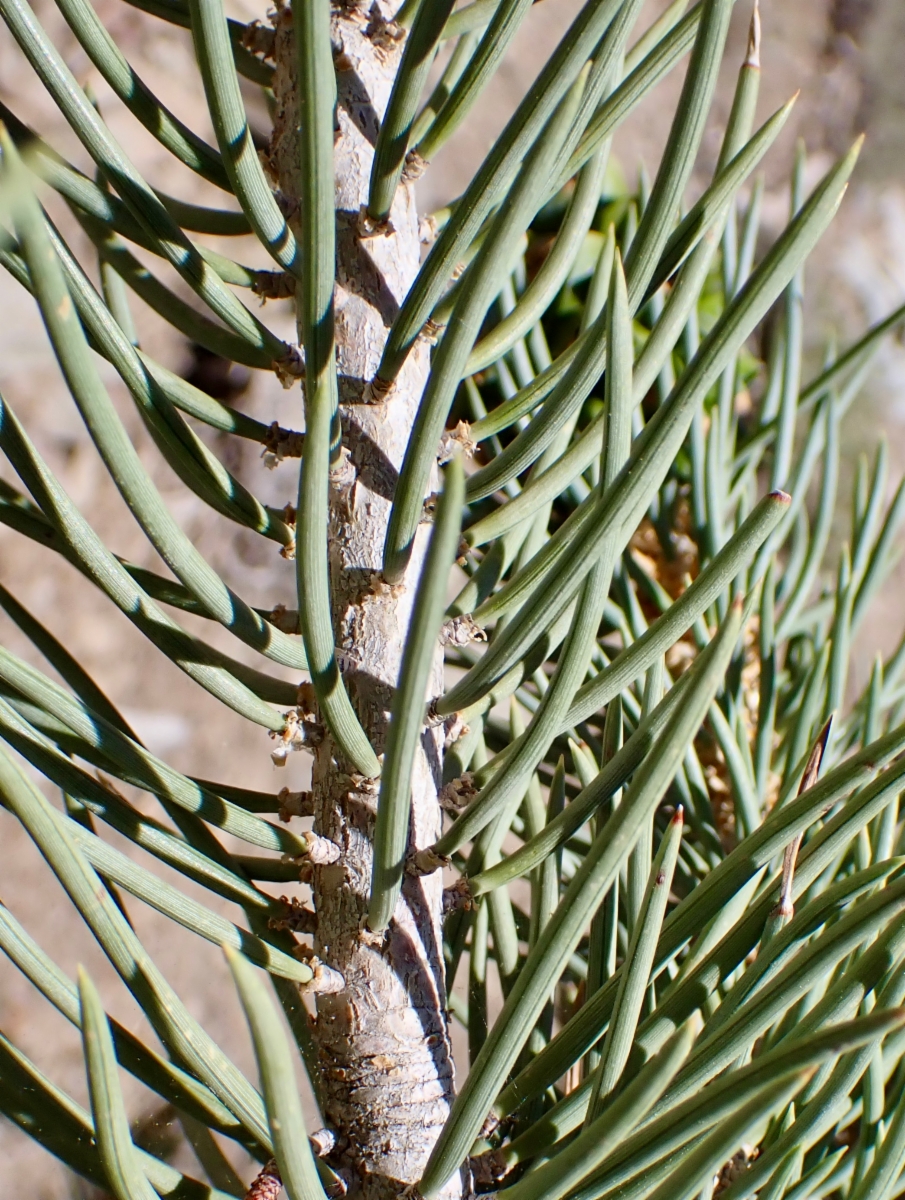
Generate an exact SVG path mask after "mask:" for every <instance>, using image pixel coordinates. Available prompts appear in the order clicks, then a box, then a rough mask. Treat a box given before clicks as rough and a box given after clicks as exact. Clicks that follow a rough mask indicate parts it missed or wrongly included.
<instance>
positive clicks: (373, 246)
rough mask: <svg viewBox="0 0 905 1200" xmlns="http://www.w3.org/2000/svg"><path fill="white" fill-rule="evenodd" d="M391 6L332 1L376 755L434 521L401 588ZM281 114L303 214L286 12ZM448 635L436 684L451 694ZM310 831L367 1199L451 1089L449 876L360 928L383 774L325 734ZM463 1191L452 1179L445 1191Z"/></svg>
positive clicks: (351, 577) (359, 557)
mask: <svg viewBox="0 0 905 1200" xmlns="http://www.w3.org/2000/svg"><path fill="white" fill-rule="evenodd" d="M389 16H390V10H389V7H388V6H384V5H382V4H381V5H378V4H375V5H373V6H372V7H371V8H370V9H365V8H358V7H350V6H348V5H347V6H344V7H343V9H342V10H340V11H336V10H334V14H333V41H334V49H335V53H336V67H337V75H336V78H337V89H338V105H337V122H336V123H337V134H336V142H335V175H336V211H337V284H336V293H335V296H336V340H337V356H338V368H339V373H340V415H341V420H342V435H343V447H344V448H343V451H342V457H341V461H340V462H339V464H338V466H337V468H336V470H335V471H334V473H333V477H332V481H331V504H330V529H329V539H330V566H331V584H332V590H333V598H334V627H335V630H336V644H337V647H338V653H339V656H340V668H341V671H342V674H343V678H344V680H345V684H346V687H347V688H348V689H349V693H350V695H351V697H352V700H353V703H354V704H355V706H356V708H357V710H358V713H359V716H360V718H361V720H362V723H363V725H364V727H365V729H366V730H367V732H368V734H369V735H370V738H371V741H372V744H373V745H374V747H375V749H376V751H377V753H378V754H380V753H381V752H382V750H383V747H384V744H385V739H386V725H387V718H388V715H389V708H390V704H391V701H392V694H393V687H394V685H395V683H396V679H397V676H398V671H399V665H400V658H401V653H402V646H403V644H404V641H405V635H406V629H407V627H408V623H409V617H410V612H411V605H412V600H413V594H414V590H415V587H416V585H417V581H418V575H419V572H420V569H421V564H422V561H423V557H424V550H425V544H426V538H427V532H428V530H427V528H426V527H422V529H421V531H420V532H419V536H418V538H417V541H416V547H415V553H414V554H413V556H412V561H411V564H410V567H409V569H408V572H407V573H406V575H405V578H404V579H403V580H402V581H401V582H400V583H399V584H397V585H395V586H393V587H389V586H388V585H386V584H385V583H384V582H383V581H382V579H381V576H380V564H381V557H382V550H383V543H384V536H385V532H386V525H387V520H388V516H389V509H390V503H391V500H392V494H393V488H394V483H395V478H396V472H397V470H398V468H399V466H400V464H401V461H402V457H403V454H404V451H405V446H406V441H407V438H408V434H409V431H410V429H411V427H412V422H413V418H414V413H415V410H416V407H417V404H418V401H419V398H420V396H421V393H422V390H423V388H424V383H425V379H426V376H427V371H428V367H429V355H428V347H427V346H426V345H424V344H419V345H418V346H416V347H415V348H414V350H413V353H412V354H411V356H410V358H409V361H408V363H407V364H406V366H405V368H404V370H403V371H402V373H401V375H400V377H399V379H398V381H397V382H396V384H395V385H394V387H393V388H392V390H391V391H390V392H389V393H388V394H387V395H383V396H381V395H376V394H371V390H370V388H369V387H368V384H369V382H370V381H371V380H372V379H373V377H374V375H375V374H376V370H377V366H378V363H379V360H380V355H381V352H382V349H383V345H384V341H385V338H386V333H387V328H388V325H389V323H390V322H391V320H392V318H393V316H394V314H395V311H396V309H397V306H398V304H399V302H400V301H401V299H402V297H403V296H404V295H405V293H406V291H407V290H408V288H409V286H410V284H411V282H412V280H413V279H414V277H415V274H416V272H417V270H418V264H419V260H420V244H419V233H418V216H417V212H416V208H415V198H414V193H413V188H412V186H411V184H409V183H405V182H403V183H402V184H401V185H400V187H399V189H398V191H397V195H396V200H395V203H394V205H393V209H392V213H391V225H392V231H390V232H387V233H384V232H380V233H378V234H377V235H376V236H368V235H367V234H366V233H364V232H362V226H361V223H360V214H361V212H362V209H363V206H364V205H365V204H366V202H367V191H368V181H369V177H370V171H371V160H372V156H373V143H374V140H375V138H376V135H377V129H378V122H379V119H380V114H381V113H382V112H383V111H384V108H385V106H386V103H387V100H388V98H389V94H390V89H391V87H392V81H393V77H394V74H395V71H396V69H397V66H398V59H399V54H400V51H401V44H400V42H399V41H398V40H396V38H398V30H397V29H396V27H395V26H394V25H392V23H388V19H389ZM275 53H276V65H277V75H276V80H275V87H274V92H275V95H276V98H277V105H278V115H277V120H276V123H275V129H274V136H273V140H272V143H271V155H270V156H271V165H272V167H273V170H274V174H275V175H276V177H277V180H278V182H279V185H280V188H281V190H282V192H283V193H284V197H285V198H286V200H287V202H288V207H289V209H290V210H291V208H292V201H293V198H294V197H296V196H297V191H296V186H295V180H296V177H297V169H298V166H297V164H298V160H297V149H296V134H295V130H296V128H297V121H298V114H297V109H296V102H295V96H296V88H295V67H294V51H293V46H292V23H291V18H290V15H289V13H288V12H283V13H281V14H280V16H279V17H278V18H277V37H276V49H275ZM441 678H442V657H441V652H440V649H439V647H438V652H437V659H436V663H435V668H434V673H433V678H432V680H431V694H433V695H435V694H436V693H437V692H438V691H439V690H440V684H441ZM442 750H443V746H442V731H441V730H436V729H427V728H426V729H425V731H424V735H423V738H422V746H421V751H420V753H419V755H418V757H417V761H416V763H415V769H414V773H413V780H412V819H411V833H410V842H411V847H412V848H414V849H420V848H423V847H426V846H429V845H430V844H431V843H433V842H434V841H435V840H436V838H437V836H438V834H439V832H440V808H439V805H438V802H437V791H438V786H439V781H440V768H441V758H442ZM314 756H315V761H314V769H313V780H312V792H313V799H314V812H315V822H314V828H315V832H316V833H318V834H319V835H320V836H321V837H324V838H327V839H329V840H330V841H331V842H333V843H334V844H335V845H336V846H337V847H339V849H340V857H339V859H338V861H337V862H335V863H325V864H321V865H313V867H312V888H313V892H314V904H315V908H316V911H317V933H316V936H315V953H316V954H317V956H318V958H319V959H320V960H321V961H322V962H323V964H324V965H325V966H326V967H328V968H330V969H331V970H332V971H335V972H338V973H339V975H340V976H341V980H337V979H335V978H334V977H333V976H332V975H331V974H330V972H326V973H325V974H326V976H327V978H328V979H329V980H330V986H333V987H336V989H337V990H335V991H334V990H324V991H321V992H320V993H319V994H318V995H317V997H316V1003H317V1016H316V1020H315V1021H314V1023H313V1027H312V1033H313V1037H314V1041H315V1043H316V1045H317V1048H318V1053H319V1061H320V1067H321V1071H322V1077H321V1081H320V1084H321V1088H322V1095H323V1102H324V1116H325V1118H326V1120H327V1121H328V1122H329V1123H330V1125H331V1126H332V1127H333V1129H334V1130H335V1132H336V1134H337V1139H338V1140H337V1148H336V1150H335V1151H334V1154H333V1162H334V1164H335V1165H336V1166H338V1167H340V1168H341V1169H344V1173H345V1174H347V1175H348V1174H349V1173H350V1172H351V1173H352V1175H353V1184H354V1187H355V1189H356V1190H357V1189H358V1188H359V1187H360V1189H361V1191H362V1192H363V1193H364V1195H366V1196H369V1197H371V1196H373V1197H378V1196H379V1197H383V1196H387V1195H391V1194H392V1195H397V1194H398V1193H399V1192H400V1191H401V1190H402V1188H403V1187H405V1186H406V1185H409V1184H411V1183H414V1182H415V1181H417V1180H418V1178H419V1177H420V1175H421V1173H422V1171H423V1168H424V1165H425V1162H426V1160H427V1157H428V1155H429V1153H430V1151H431V1148H432V1147H433V1145H434V1142H435V1141H436V1139H437V1136H438V1135H439V1132H440V1129H441V1128H442V1126H443V1123H444V1122H445V1120H446V1117H447V1114H448V1111H449V1107H450V1104H451V1101H452V1096H453V1066H452V1058H451V1053H450V1043H449V1035H448V1028H447V1013H446V994H445V986H444V968H443V957H442V948H441V900H442V877H441V874H440V873H439V872H437V873H435V874H433V875H431V876H428V877H426V878H420V879H419V878H412V877H407V878H406V881H405V885H404V889H403V894H402V897H401V899H400V902H399V904H398V905H397V907H396V912H395V916H394V919H393V921H392V923H391V925H390V928H389V930H388V931H387V935H386V937H385V938H384V937H375V936H374V935H371V934H369V933H366V932H365V931H364V918H365V914H366V912H367V904H368V894H369V888H370V880H371V842H372V834H373V828H374V817H375V811H376V802H377V786H378V785H377V783H376V782H375V781H369V780H362V779H361V778H360V777H356V776H355V775H354V774H353V773H352V772H351V770H350V768H349V767H348V765H347V764H344V763H343V762H342V761H340V760H339V756H338V753H337V750H336V747H335V746H334V745H333V744H332V742H331V740H330V737H329V735H327V736H326V737H325V739H324V741H323V743H322V744H321V745H320V746H318V747H316V749H315V751H314ZM460 1191H461V1188H460V1185H459V1182H458V1180H456V1181H454V1182H453V1183H452V1184H451V1185H450V1189H449V1194H450V1195H456V1194H458V1193H459V1192H460Z"/></svg>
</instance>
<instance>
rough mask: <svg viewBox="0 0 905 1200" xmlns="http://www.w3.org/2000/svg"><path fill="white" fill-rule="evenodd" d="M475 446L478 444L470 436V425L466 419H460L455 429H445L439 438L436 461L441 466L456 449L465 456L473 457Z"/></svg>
mask: <svg viewBox="0 0 905 1200" xmlns="http://www.w3.org/2000/svg"><path fill="white" fill-rule="evenodd" d="M477 448H478V444H477V442H476V441H475V440H474V438H473V437H472V436H471V426H470V425H469V424H468V422H467V421H460V422H459V423H458V425H456V427H455V429H447V430H446V431H445V432H444V434H443V436H442V437H441V438H440V446H439V449H438V451H437V461H438V462H439V463H440V465H441V466H442V465H443V464H444V463H448V462H449V460H450V459H451V458H452V457H453V455H454V454H455V453H456V451H457V450H458V451H460V452H461V453H462V454H464V455H465V457H466V458H473V457H474V452H475V450H477Z"/></svg>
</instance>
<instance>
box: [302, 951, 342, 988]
mask: <svg viewBox="0 0 905 1200" xmlns="http://www.w3.org/2000/svg"><path fill="white" fill-rule="evenodd" d="M308 965H309V966H310V967H311V969H312V970H313V971H314V978H313V979H312V980H311V981H310V982H309V983H303V984H300V985H299V991H300V992H301V994H302V995H303V996H326V995H335V994H336V993H337V992H341V991H343V990H344V988H345V986H346V981H345V979H344V978H343V976H342V975H340V973H339V971H334V970H333V968H332V967H328V966H327V965H326V963H322V962H321V960H320V959H319V958H314V957H313V958H310V959H309V960H308Z"/></svg>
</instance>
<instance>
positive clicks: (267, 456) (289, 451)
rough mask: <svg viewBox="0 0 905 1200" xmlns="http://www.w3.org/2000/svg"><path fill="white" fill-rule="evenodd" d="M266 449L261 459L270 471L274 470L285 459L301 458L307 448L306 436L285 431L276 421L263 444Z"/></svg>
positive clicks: (288, 430)
mask: <svg viewBox="0 0 905 1200" xmlns="http://www.w3.org/2000/svg"><path fill="white" fill-rule="evenodd" d="M262 444H263V446H264V449H263V450H262V451H261V457H262V458H263V459H264V466H265V467H267V469H268V471H272V470H274V469H275V468H276V467H278V466H279V465H280V463H281V462H282V461H283V459H284V458H301V457H302V452H303V451H304V448H305V435H304V434H303V433H299V432H298V431H297V430H295V429H283V427H282V426H281V425H280V423H279V421H274V422H273V423H272V424H271V426H270V428H269V429H268V430H267V435H266V437H265V439H264V442H263V443H262Z"/></svg>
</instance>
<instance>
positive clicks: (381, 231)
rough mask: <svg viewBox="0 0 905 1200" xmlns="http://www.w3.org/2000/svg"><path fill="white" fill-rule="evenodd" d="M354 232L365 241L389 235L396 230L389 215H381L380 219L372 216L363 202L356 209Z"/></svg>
mask: <svg viewBox="0 0 905 1200" xmlns="http://www.w3.org/2000/svg"><path fill="white" fill-rule="evenodd" d="M355 232H356V233H357V234H358V236H359V237H360V238H362V239H363V240H365V241H367V240H369V239H370V238H378V237H390V236H391V234H394V233H395V232H396V227H395V226H394V225H393V222H392V221H391V220H390V218H389V217H383V218H381V219H380V220H378V219H376V218H374V217H372V216H371V214H370V213H369V212H368V209H367V206H366V205H364V204H363V205H362V206H361V208H360V209H359V210H358V220H357V221H356V222H355Z"/></svg>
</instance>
